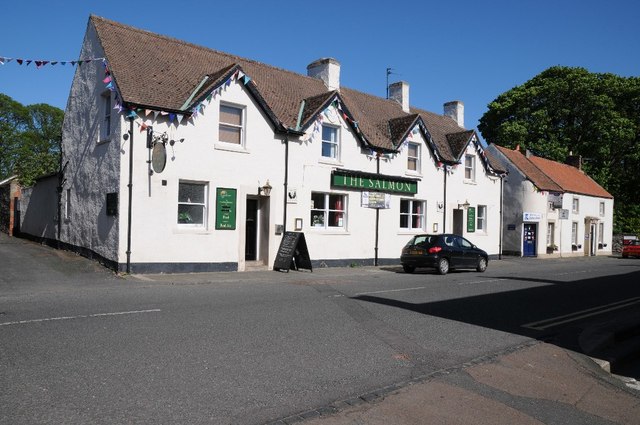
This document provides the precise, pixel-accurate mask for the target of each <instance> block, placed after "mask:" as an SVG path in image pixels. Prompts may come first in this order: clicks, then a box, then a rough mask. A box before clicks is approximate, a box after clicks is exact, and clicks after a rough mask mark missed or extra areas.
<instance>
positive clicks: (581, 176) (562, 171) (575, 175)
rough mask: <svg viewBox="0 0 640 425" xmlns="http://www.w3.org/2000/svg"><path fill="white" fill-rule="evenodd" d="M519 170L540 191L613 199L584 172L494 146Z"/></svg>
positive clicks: (518, 151) (517, 151) (569, 166)
mask: <svg viewBox="0 0 640 425" xmlns="http://www.w3.org/2000/svg"><path fill="white" fill-rule="evenodd" d="M493 146H494V147H495V148H497V150H498V151H499V152H500V153H502V154H503V155H504V156H505V157H506V158H507V159H508V160H509V161H511V163H512V164H513V165H514V166H515V167H516V168H518V169H519V170H520V171H521V172H522V174H524V175H525V177H526V178H527V179H529V180H530V181H531V182H532V183H533V184H534V185H535V186H536V187H537V188H538V189H540V190H544V191H549V192H571V193H576V194H581V195H588V196H595V197H600V198H613V196H611V194H610V193H609V192H607V191H606V190H604V189H603V188H602V186H600V185H599V184H598V183H596V182H595V181H594V180H593V179H591V177H589V176H587V175H586V174H585V173H584V172H583V171H581V170H578V169H577V168H575V167H572V166H571V165H567V164H562V163H560V162H556V161H551V160H549V159H545V158H540V157H537V156H534V155H529V156H527V155H526V154H525V153H523V152H521V151H520V150H513V149H508V148H504V147H502V146H498V145H493Z"/></svg>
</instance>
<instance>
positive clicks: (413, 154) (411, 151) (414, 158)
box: [407, 142, 420, 173]
mask: <svg viewBox="0 0 640 425" xmlns="http://www.w3.org/2000/svg"><path fill="white" fill-rule="evenodd" d="M407 170H409V171H414V172H416V173H419V172H420V144H418V143H413V142H409V143H407Z"/></svg>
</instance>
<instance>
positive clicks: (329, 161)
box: [318, 157, 344, 167]
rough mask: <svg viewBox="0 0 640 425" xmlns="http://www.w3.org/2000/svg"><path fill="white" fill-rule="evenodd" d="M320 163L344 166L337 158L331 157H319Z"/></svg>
mask: <svg viewBox="0 0 640 425" xmlns="http://www.w3.org/2000/svg"><path fill="white" fill-rule="evenodd" d="M318 163H319V164H325V165H332V166H337V167H344V164H343V163H342V162H341V161H339V160H337V159H331V158H324V157H323V158H320V159H318Z"/></svg>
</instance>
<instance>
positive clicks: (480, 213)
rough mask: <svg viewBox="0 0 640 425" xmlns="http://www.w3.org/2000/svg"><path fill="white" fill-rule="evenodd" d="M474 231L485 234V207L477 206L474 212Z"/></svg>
mask: <svg viewBox="0 0 640 425" xmlns="http://www.w3.org/2000/svg"><path fill="white" fill-rule="evenodd" d="M476 230H477V231H478V232H485V233H486V232H487V206H486V205H478V210H477V211H476Z"/></svg>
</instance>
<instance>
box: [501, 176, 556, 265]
mask: <svg viewBox="0 0 640 425" xmlns="http://www.w3.org/2000/svg"><path fill="white" fill-rule="evenodd" d="M503 202H504V177H500V240H499V241H498V260H502V238H503V236H504V229H503V226H504V217H503V210H504V207H503V205H502V203H503ZM560 225H562V223H560Z"/></svg>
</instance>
